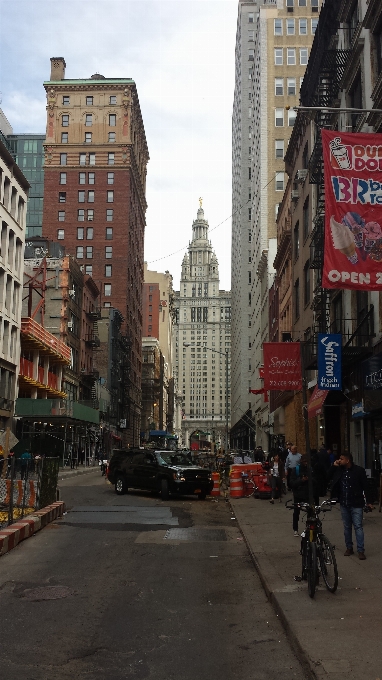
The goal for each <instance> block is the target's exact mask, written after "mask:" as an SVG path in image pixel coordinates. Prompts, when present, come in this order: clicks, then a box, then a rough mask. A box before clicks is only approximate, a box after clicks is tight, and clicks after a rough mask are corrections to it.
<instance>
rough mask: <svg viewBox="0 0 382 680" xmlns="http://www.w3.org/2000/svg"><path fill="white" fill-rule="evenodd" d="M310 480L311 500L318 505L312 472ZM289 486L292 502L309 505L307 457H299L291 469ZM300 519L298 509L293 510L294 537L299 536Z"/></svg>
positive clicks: (315, 482)
mask: <svg viewBox="0 0 382 680" xmlns="http://www.w3.org/2000/svg"><path fill="white" fill-rule="evenodd" d="M312 480H313V500H314V504H315V505H318V503H319V495H318V491H319V490H318V484H317V480H316V478H315V475H314V471H313V470H312ZM290 484H291V487H292V490H293V502H294V503H309V501H310V499H309V478H308V456H307V455H306V454H305V453H304V454H303V455H302V456H301V460H300V462H299V463H297V465H295V467H294V468H293V469H292V472H291V476H290ZM299 519H300V508H296V507H295V508H294V510H293V531H294V535H295V536H299V533H298V520H299Z"/></svg>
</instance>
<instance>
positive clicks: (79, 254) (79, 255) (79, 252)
mask: <svg viewBox="0 0 382 680" xmlns="http://www.w3.org/2000/svg"><path fill="white" fill-rule="evenodd" d="M83 257H84V247H83V246H77V248H76V258H77V260H83Z"/></svg>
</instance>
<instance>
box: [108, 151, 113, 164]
mask: <svg viewBox="0 0 382 680" xmlns="http://www.w3.org/2000/svg"><path fill="white" fill-rule="evenodd" d="M114 159H115V154H114V151H111V152H110V153H108V154H107V164H108V165H114Z"/></svg>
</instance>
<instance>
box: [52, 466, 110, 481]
mask: <svg viewBox="0 0 382 680" xmlns="http://www.w3.org/2000/svg"><path fill="white" fill-rule="evenodd" d="M95 470H97V472H99V471H100V469H99V466H98V465H97V466H96V465H94V466H92V467H86V468H84V469H77V470H62V469H61V470H59V472H58V481H59V482H63V481H64V480H65V479H70V478H71V477H77V476H78V475H86V474H89V473H90V472H94V471H95Z"/></svg>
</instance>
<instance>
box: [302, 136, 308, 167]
mask: <svg viewBox="0 0 382 680" xmlns="http://www.w3.org/2000/svg"><path fill="white" fill-rule="evenodd" d="M308 163H309V147H308V142H306V144H305V146H304V151H303V152H302V167H303V168H304V170H306V169H307V167H308Z"/></svg>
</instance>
